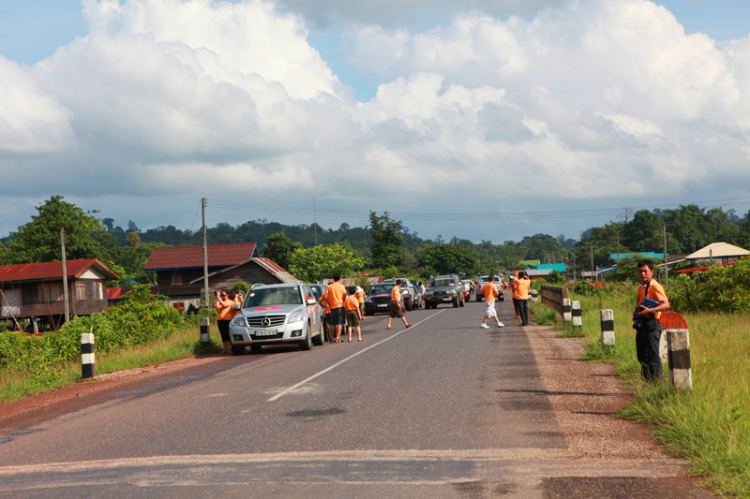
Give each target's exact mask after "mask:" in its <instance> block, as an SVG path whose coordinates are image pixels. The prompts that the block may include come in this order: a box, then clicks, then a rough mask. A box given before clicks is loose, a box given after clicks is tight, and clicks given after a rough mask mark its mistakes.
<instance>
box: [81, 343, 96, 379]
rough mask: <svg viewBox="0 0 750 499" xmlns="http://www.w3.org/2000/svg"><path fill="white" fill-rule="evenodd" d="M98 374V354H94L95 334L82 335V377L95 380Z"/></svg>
mask: <svg viewBox="0 0 750 499" xmlns="http://www.w3.org/2000/svg"><path fill="white" fill-rule="evenodd" d="M95 372H96V354H95V353H94V333H83V334H82V335H81V377H82V378H83V379H89V378H93V377H94V376H95Z"/></svg>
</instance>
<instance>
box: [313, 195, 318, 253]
mask: <svg viewBox="0 0 750 499" xmlns="http://www.w3.org/2000/svg"><path fill="white" fill-rule="evenodd" d="M313 230H314V231H315V246H317V245H318V211H317V209H316V208H315V194H313Z"/></svg>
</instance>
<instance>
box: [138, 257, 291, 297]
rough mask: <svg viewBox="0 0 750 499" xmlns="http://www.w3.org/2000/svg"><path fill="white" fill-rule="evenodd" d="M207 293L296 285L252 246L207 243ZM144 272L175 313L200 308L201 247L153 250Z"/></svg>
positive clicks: (201, 287)
mask: <svg viewBox="0 0 750 499" xmlns="http://www.w3.org/2000/svg"><path fill="white" fill-rule="evenodd" d="M206 249H207V255H208V272H209V274H208V280H209V294H211V295H212V294H213V293H214V291H217V290H219V289H228V288H231V287H233V286H234V285H235V284H236V283H237V282H238V281H243V282H245V283H247V284H257V283H263V284H279V283H287V282H288V283H296V282H297V280H296V279H295V278H294V276H292V275H291V274H289V273H288V272H287V271H286V270H284V269H282V268H281V267H279V266H278V265H276V264H275V263H274V262H272V261H271V260H269V259H268V258H261V257H260V254H259V252H258V247H257V245H256V243H232V244H209V245H208V246H207V248H206ZM145 270H146V272H156V274H157V279H156V282H157V285H156V290H155V292H156V293H157V294H160V295H163V296H167V297H168V298H169V300H170V303H171V304H172V305H173V306H174V307H175V308H177V309H178V310H185V309H186V308H189V307H190V306H191V305H192V306H193V307H200V306H201V299H202V296H203V246H174V247H162V248H154V249H153V251H152V252H151V256H149V259H148V261H147V262H146V267H145Z"/></svg>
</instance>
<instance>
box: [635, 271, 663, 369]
mask: <svg viewBox="0 0 750 499" xmlns="http://www.w3.org/2000/svg"><path fill="white" fill-rule="evenodd" d="M653 275H654V264H653V263H651V262H650V261H649V260H643V261H640V262H638V279H639V280H640V281H641V285H640V286H638V292H637V293H636V303H635V310H634V311H633V328H635V349H636V355H637V356H638V362H640V364H641V377H642V378H643V380H644V381H659V380H661V379H662V378H663V377H664V374H663V372H662V367H661V356H660V355H659V342H660V341H661V322H659V316H660V315H661V311H662V310H667V309H668V308H669V298H667V294H666V293H665V292H664V288H663V287H662V286H661V284H659V283H658V282H656V281H655V280H654V279H653V278H652V276H653ZM644 298H647V299H648V300H651V303H647V304H644V303H643V300H644ZM654 303H655V304H654Z"/></svg>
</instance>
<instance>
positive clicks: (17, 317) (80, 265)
mask: <svg viewBox="0 0 750 499" xmlns="http://www.w3.org/2000/svg"><path fill="white" fill-rule="evenodd" d="M66 270H67V280H68V308H69V312H70V316H71V317H77V316H83V315H92V314H95V313H98V312H102V311H104V310H106V309H107V281H110V280H113V279H119V276H118V275H117V274H116V273H115V272H113V271H112V270H110V269H109V268H108V267H107V266H106V265H104V264H103V263H102V262H100V261H99V260H97V259H96V258H91V259H87V260H69V261H68V262H67V265H66ZM64 315H65V307H64V299H63V267H62V262H45V263H22V264H17V265H4V266H0V319H2V320H9V319H10V320H13V321H14V322H16V323H17V322H20V321H32V322H35V321H36V320H42V321H43V322H45V323H47V324H49V325H50V326H51V327H52V328H53V329H56V328H57V327H59V326H60V325H61V324H62V317H64Z"/></svg>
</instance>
